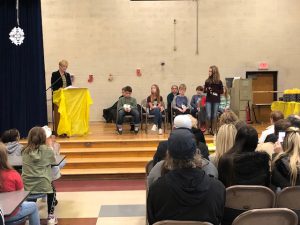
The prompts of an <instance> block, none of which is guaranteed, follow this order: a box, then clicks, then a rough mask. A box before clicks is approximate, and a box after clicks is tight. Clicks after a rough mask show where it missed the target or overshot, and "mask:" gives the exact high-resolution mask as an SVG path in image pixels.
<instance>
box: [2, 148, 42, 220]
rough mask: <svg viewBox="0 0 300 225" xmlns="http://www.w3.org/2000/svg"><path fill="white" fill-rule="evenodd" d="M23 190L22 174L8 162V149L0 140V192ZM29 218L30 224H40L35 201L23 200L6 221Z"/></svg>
mask: <svg viewBox="0 0 300 225" xmlns="http://www.w3.org/2000/svg"><path fill="white" fill-rule="evenodd" d="M19 190H23V182H22V178H21V176H20V174H19V173H18V172H17V171H15V170H14V169H13V168H12V167H11V166H10V165H9V163H8V157H7V149H6V147H5V145H4V144H2V143H1V142H0V192H11V191H19ZM27 216H28V218H29V225H40V216H39V211H38V208H37V206H36V203H35V202H26V201H25V202H23V203H22V204H21V205H20V207H18V208H17V209H16V210H15V211H14V212H13V213H12V215H10V216H8V217H5V222H13V221H18V220H19V219H22V218H24V217H27Z"/></svg>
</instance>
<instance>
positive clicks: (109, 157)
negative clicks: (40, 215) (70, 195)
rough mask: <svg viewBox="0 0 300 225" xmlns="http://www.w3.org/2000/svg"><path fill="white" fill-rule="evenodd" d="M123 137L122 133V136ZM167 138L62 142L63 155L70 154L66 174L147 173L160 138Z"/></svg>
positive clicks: (122, 174) (64, 172)
mask: <svg viewBox="0 0 300 225" xmlns="http://www.w3.org/2000/svg"><path fill="white" fill-rule="evenodd" d="M118 138H119V136H118ZM162 140H166V139H148V138H145V139H137V140H132V139H127V138H126V137H124V139H123V140H120V139H118V140H96V141H84V140H78V141H66V142H64V141H61V142H60V145H61V154H63V155H66V156H67V164H66V166H65V167H64V168H63V169H62V171H61V173H62V175H65V176H68V175H72V176H76V175H120V177H124V176H126V175H133V174H135V175H144V174H145V165H146V164H147V162H148V161H150V160H151V159H152V158H153V155H154V153H155V151H156V149H157V146H158V144H159V142H160V141H162Z"/></svg>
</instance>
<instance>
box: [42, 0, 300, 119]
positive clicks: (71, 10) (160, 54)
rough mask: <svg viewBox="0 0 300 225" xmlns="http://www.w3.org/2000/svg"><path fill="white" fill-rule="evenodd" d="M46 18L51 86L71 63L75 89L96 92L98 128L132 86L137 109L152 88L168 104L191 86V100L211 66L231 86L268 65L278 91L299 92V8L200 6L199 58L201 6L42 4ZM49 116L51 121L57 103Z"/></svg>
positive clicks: (62, 0) (286, 3)
mask: <svg viewBox="0 0 300 225" xmlns="http://www.w3.org/2000/svg"><path fill="white" fill-rule="evenodd" d="M42 12H43V32H44V49H45V64H46V65H45V66H46V80H47V85H49V83H50V77H51V73H52V71H54V70H57V68H58V61H59V60H61V59H63V58H64V59H67V60H68V61H69V69H68V70H69V72H70V73H71V74H74V75H75V76H76V81H75V84H74V85H75V86H78V87H88V88H89V90H90V92H91V96H92V98H93V100H94V104H93V106H92V107H91V116H90V119H91V120H92V121H98V120H102V109H103V108H107V107H109V106H111V105H112V104H113V103H114V102H115V101H116V99H117V98H118V96H120V93H121V91H120V90H121V88H122V87H123V86H125V85H131V86H132V87H133V96H134V97H136V98H137V100H138V102H140V101H141V100H142V98H144V97H146V96H147V95H148V94H149V91H150V86H151V84H153V83H157V84H159V86H160V88H161V93H162V95H163V97H164V98H166V95H167V94H168V92H169V90H170V85H171V84H173V83H177V84H179V83H182V82H183V83H186V84H187V86H188V90H187V95H188V96H190V97H191V96H192V94H193V93H194V89H195V87H196V86H197V85H202V84H203V83H204V81H205V79H206V77H207V71H208V67H209V65H212V64H215V65H217V66H218V67H219V69H220V73H221V77H222V79H224V78H225V77H232V76H245V71H249V70H257V67H258V63H259V62H261V61H266V62H268V63H269V65H270V70H278V71H279V81H278V82H279V83H278V85H279V88H278V89H279V90H283V89H286V88H292V87H296V86H297V85H298V87H299V81H300V79H299V77H298V76H299V75H298V72H299V71H300V63H299V60H300V38H299V36H300V14H299V12H300V1H299V0H264V1H261V0H250V1H249V0H222V1H220V0H200V1H199V55H196V54H195V51H196V2H195V1H158V2H155V1H145V2H134V1H129V0H42ZM174 19H176V20H177V25H176V46H177V51H173V46H174V25H173V20H174ZM161 61H164V62H165V63H166V65H165V66H164V67H161V65H160V62H161ZM137 68H140V69H141V72H142V76H141V77H137V76H136V75H135V70H136V69H137ZM110 73H111V74H113V75H114V80H113V81H112V82H109V81H108V80H107V78H108V75H109V74H110ZM88 74H93V75H94V82H93V83H88V82H87V79H88ZM295 81H297V82H296V83H295ZM49 94H50V93H49ZM49 94H48V98H50V97H49ZM48 112H49V116H48V117H49V120H51V119H50V115H51V114H50V102H48Z"/></svg>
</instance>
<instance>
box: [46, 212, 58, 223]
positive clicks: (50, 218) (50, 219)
mask: <svg viewBox="0 0 300 225" xmlns="http://www.w3.org/2000/svg"><path fill="white" fill-rule="evenodd" d="M55 224H58V220H57V218H56V216H55V215H54V214H49V216H48V219H47V225H55Z"/></svg>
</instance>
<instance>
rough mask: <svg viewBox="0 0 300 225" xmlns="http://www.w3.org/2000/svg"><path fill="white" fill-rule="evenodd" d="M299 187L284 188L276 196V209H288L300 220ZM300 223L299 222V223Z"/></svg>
mask: <svg viewBox="0 0 300 225" xmlns="http://www.w3.org/2000/svg"><path fill="white" fill-rule="evenodd" d="M299 199H300V187H299V186H295V187H286V188H284V189H283V190H282V191H281V192H279V193H278V194H277V198H276V207H278V208H289V209H291V210H293V211H294V212H295V213H296V214H297V215H298V218H300V201H299ZM299 222H300V221H299Z"/></svg>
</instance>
